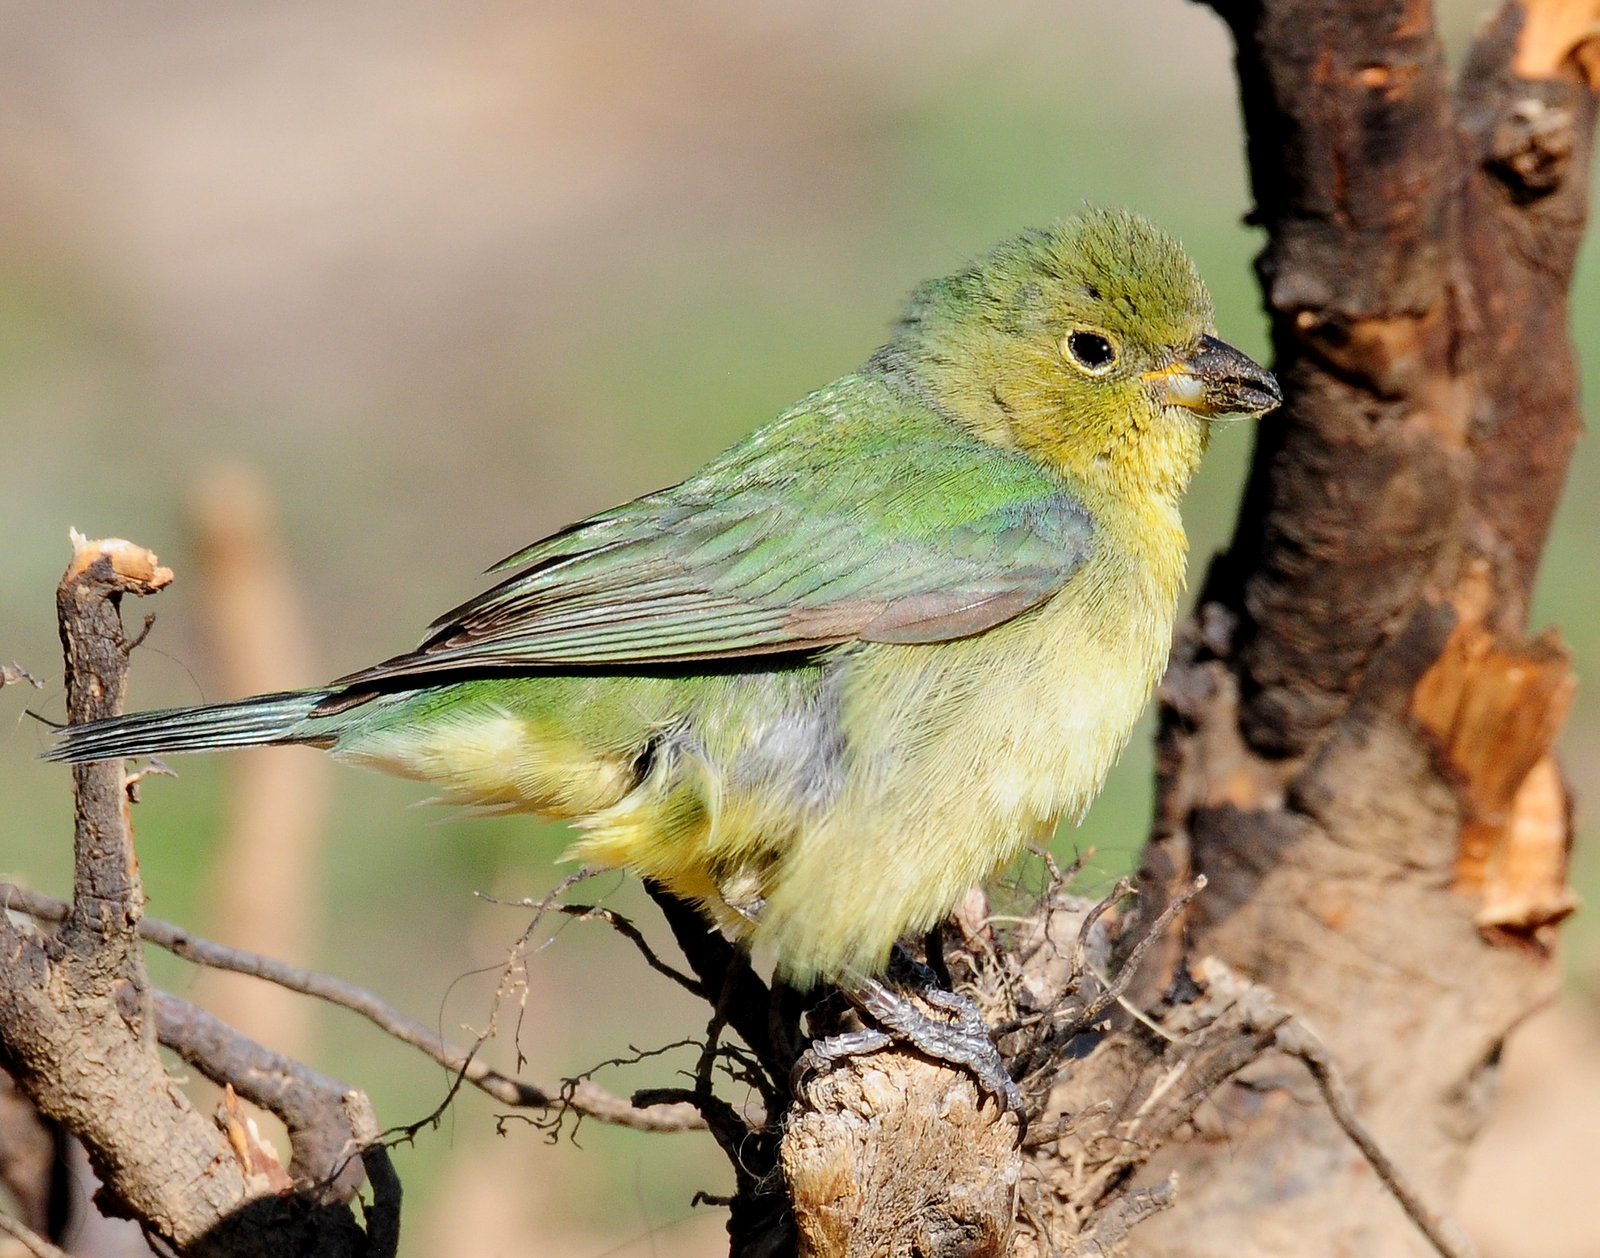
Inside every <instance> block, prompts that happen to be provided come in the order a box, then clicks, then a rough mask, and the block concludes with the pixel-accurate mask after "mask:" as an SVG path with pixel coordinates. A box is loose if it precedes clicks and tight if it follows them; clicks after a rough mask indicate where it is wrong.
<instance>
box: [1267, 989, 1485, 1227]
mask: <svg viewBox="0 0 1600 1258" xmlns="http://www.w3.org/2000/svg"><path fill="white" fill-rule="evenodd" d="M1274 1042H1275V1044H1276V1046H1277V1048H1278V1049H1279V1050H1280V1051H1282V1052H1285V1053H1288V1054H1289V1055H1290V1056H1292V1057H1298V1058H1299V1059H1300V1060H1301V1061H1303V1062H1304V1063H1305V1065H1306V1069H1307V1070H1309V1071H1310V1072H1311V1077H1312V1078H1313V1079H1315V1080H1316V1083H1317V1087H1318V1088H1319V1089H1321V1092H1322V1099H1323V1100H1324V1101H1326V1102H1327V1105H1328V1112H1329V1113H1331V1114H1332V1115H1333V1120H1334V1122H1336V1123H1338V1124H1339V1127H1340V1129H1341V1130H1342V1131H1343V1132H1344V1134H1345V1135H1347V1136H1349V1137H1350V1140H1351V1142H1352V1143H1354V1144H1355V1146H1356V1148H1358V1149H1360V1150H1361V1153H1362V1156H1363V1157H1365V1158H1366V1159H1367V1162H1368V1163H1369V1164H1370V1165H1371V1167H1372V1169H1373V1172H1374V1173H1375V1174H1376V1175H1377V1176H1378V1178H1379V1179H1380V1180H1382V1181H1383V1185H1384V1187H1385V1188H1387V1189H1388V1190H1389V1191H1390V1192H1391V1193H1392V1194H1393V1195H1394V1199H1395V1200H1396V1201H1398V1202H1399V1203H1400V1208H1401V1209H1402V1210H1404V1211H1405V1212H1406V1217H1407V1218H1409V1219H1410V1220H1411V1221H1412V1222H1413V1223H1415V1224H1416V1225H1417V1229H1418V1230H1419V1231H1420V1232H1421V1233H1422V1234H1423V1235H1424V1236H1426V1237H1427V1238H1428V1242H1429V1244H1431V1245H1432V1246H1433V1247H1434V1249H1436V1250H1437V1251H1438V1252H1439V1253H1440V1254H1441V1255H1442V1258H1473V1255H1474V1254H1475V1252H1476V1251H1475V1250H1474V1249H1473V1247H1472V1242H1471V1241H1469V1240H1468V1239H1467V1237H1466V1235H1465V1234H1464V1233H1463V1232H1462V1231H1461V1229H1460V1227H1458V1226H1457V1225H1456V1223H1455V1222H1454V1220H1452V1219H1450V1218H1449V1217H1448V1216H1446V1215H1443V1214H1440V1213H1439V1212H1438V1211H1436V1210H1430V1209H1429V1208H1428V1207H1427V1206H1426V1205H1424V1204H1423V1201H1422V1198H1421V1197H1420V1196H1418V1194H1417V1192H1416V1190H1415V1189H1414V1188H1412V1187H1411V1184H1410V1181H1408V1180H1407V1179H1406V1177H1405V1175H1404V1173H1403V1172H1402V1171H1401V1170H1400V1168H1399V1167H1398V1166H1396V1165H1395V1163H1394V1160H1393V1159H1392V1158H1390V1157H1389V1155H1388V1154H1387V1153H1385V1152H1384V1151H1383V1147H1382V1146H1381V1145H1380V1144H1379V1143H1378V1141H1377V1140H1376V1138H1375V1137H1374V1136H1373V1135H1372V1133H1371V1132H1370V1131H1368V1130H1367V1128H1366V1127H1365V1125H1363V1123H1362V1122H1361V1120H1360V1119H1359V1118H1358V1117H1356V1111H1355V1105H1354V1103H1353V1102H1352V1101H1351V1099H1350V1090H1349V1088H1348V1087H1346V1086H1345V1082H1344V1078H1343V1076H1342V1075H1341V1074H1340V1072H1339V1067H1338V1065H1337V1064H1336V1063H1335V1062H1334V1060H1333V1054H1332V1053H1331V1052H1329V1051H1328V1046H1327V1045H1326V1044H1324V1043H1323V1042H1322V1040H1321V1039H1320V1038H1318V1036H1317V1034H1316V1033H1315V1032H1314V1031H1312V1030H1311V1028H1310V1027H1308V1026H1307V1025H1306V1024H1305V1023H1304V1022H1301V1021H1300V1020H1299V1019H1297V1018H1290V1019H1289V1020H1287V1021H1286V1022H1284V1023H1283V1025H1282V1026H1280V1027H1279V1028H1278V1033H1277V1036H1276V1038H1275V1041H1274Z"/></svg>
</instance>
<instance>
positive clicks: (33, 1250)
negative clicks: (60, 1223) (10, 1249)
mask: <svg viewBox="0 0 1600 1258" xmlns="http://www.w3.org/2000/svg"><path fill="white" fill-rule="evenodd" d="M0 1232H4V1233H5V1234H6V1235H7V1236H9V1237H10V1238H11V1239H12V1240H14V1241H18V1242H20V1243H21V1245H22V1247H23V1248H24V1249H26V1250H27V1251H28V1252H29V1253H30V1254H32V1255H34V1258H69V1255H68V1254H67V1251H66V1250H64V1249H61V1248H59V1247H57V1246H55V1245H52V1244H51V1243H50V1242H49V1241H47V1240H45V1238H44V1237H42V1236H40V1235H39V1233H37V1232H35V1231H34V1230H33V1229H32V1228H31V1227H28V1226H27V1225H26V1224H25V1223H21V1222H18V1221H17V1220H16V1219H13V1218H12V1217H11V1216H10V1215H9V1214H0Z"/></svg>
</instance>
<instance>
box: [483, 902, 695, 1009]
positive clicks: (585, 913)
mask: <svg viewBox="0 0 1600 1258" xmlns="http://www.w3.org/2000/svg"><path fill="white" fill-rule="evenodd" d="M478 898H479V899H481V900H487V901H488V902H489V903H490V904H504V905H508V906H510V907H512V908H521V909H535V910H537V911H538V912H540V913H547V912H555V913H561V914H564V915H565V916H567V917H575V918H577V919H578V920H579V921H589V920H593V919H596V918H598V919H599V920H600V921H603V922H605V923H606V925H608V926H610V927H611V929H612V930H614V931H616V932H617V934H619V935H621V936H622V937H623V938H624V939H626V940H627V941H628V942H629V943H631V944H632V945H633V946H634V947H635V948H637V949H638V950H639V955H640V956H642V957H643V958H644V961H645V964H646V965H648V966H649V967H650V968H651V969H652V970H654V971H655V972H656V973H657V974H664V975H666V977H668V978H670V979H671V980H672V981H673V982H674V983H676V984H677V985H678V986H679V987H681V988H683V990H684V991H686V992H688V993H689V994H690V995H692V996H698V997H699V998H700V999H702V1000H704V999H705V998H706V989H705V987H704V985H703V984H701V983H699V982H698V981H697V980H695V979H693V978H690V977H689V976H688V975H687V974H685V973H684V972H683V971H682V970H679V969H675V968H674V967H673V966H671V965H668V964H667V963H666V962H665V961H663V960H662V959H661V958H660V957H659V956H658V955H657V954H656V952H655V949H653V948H651V946H650V944H649V942H648V941H647V940H646V939H645V937H644V934H643V933H642V932H641V931H640V930H639V928H638V927H637V926H635V925H634V924H633V922H632V921H631V920H630V919H629V918H626V917H624V916H623V915H622V914H621V913H618V912H617V911H616V910H615V909H608V908H606V907H605V905H603V904H556V903H551V902H550V901H548V900H532V899H524V900H502V899H499V898H498V897H496V896H492V895H482V894H480V895H479V897H478Z"/></svg>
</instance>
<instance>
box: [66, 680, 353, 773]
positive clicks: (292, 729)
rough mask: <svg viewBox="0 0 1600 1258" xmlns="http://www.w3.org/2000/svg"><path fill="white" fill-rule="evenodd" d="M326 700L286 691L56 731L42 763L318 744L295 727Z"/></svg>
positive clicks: (322, 695) (314, 693)
mask: <svg viewBox="0 0 1600 1258" xmlns="http://www.w3.org/2000/svg"><path fill="white" fill-rule="evenodd" d="M328 694H329V692H328V691H326V690H298V691H287V692H285V693H283V694H275V695H258V696H256V697H255V698H254V699H239V700H236V701H235V702H232V703H213V704H208V705H207V706H205V707H201V708H165V709H162V710H161V711H158V712H135V713H134V714H133V715H131V716H115V717H112V718H111V719H109V720H105V721H91V722H90V723H88V724H86V725H68V726H66V727H65V728H64V729H62V730H60V731H59V737H60V741H59V742H58V743H57V744H56V745H55V746H54V747H52V748H51V749H50V750H49V751H47V752H45V753H44V756H43V758H44V759H45V760H57V761H62V762H65V763H68V764H78V763H81V762H83V761H85V760H115V759H119V758H120V757H122V756H149V755H160V754H164V753H171V752H179V751H213V750H217V749H219V748H223V747H265V746H269V745H271V744H273V743H296V742H313V741H318V739H317V737H316V735H313V734H310V733H308V732H306V731H304V730H302V729H300V728H299V727H301V726H302V725H303V724H304V722H305V720H306V718H307V717H308V716H310V715H311V710H312V709H313V708H315V707H316V706H317V704H319V703H321V702H322V701H323V700H324V699H326V698H327V697H328Z"/></svg>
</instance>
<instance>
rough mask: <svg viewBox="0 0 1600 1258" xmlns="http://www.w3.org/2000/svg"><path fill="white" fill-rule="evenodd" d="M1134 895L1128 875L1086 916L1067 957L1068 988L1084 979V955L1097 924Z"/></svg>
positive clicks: (1120, 879) (1119, 880) (1119, 879)
mask: <svg viewBox="0 0 1600 1258" xmlns="http://www.w3.org/2000/svg"><path fill="white" fill-rule="evenodd" d="M1132 893H1133V880H1132V879H1131V878H1129V877H1127V876H1126V875H1124V876H1123V877H1121V878H1118V879H1117V885H1116V886H1114V887H1112V888H1111V894H1110V895H1108V896H1106V897H1105V899H1103V900H1101V901H1100V903H1098V904H1096V905H1095V906H1094V907H1093V908H1092V909H1090V910H1089V912H1088V913H1087V914H1086V915H1085V916H1084V919H1083V925H1081V926H1079V927H1078V937H1077V938H1076V939H1074V940H1073V941H1072V951H1071V952H1070V953H1068V955H1067V986H1068V987H1076V986H1077V984H1078V981H1079V980H1080V979H1081V978H1082V977H1083V966H1084V955H1085V953H1086V951H1087V949H1088V944H1089V934H1090V932H1091V931H1093V930H1094V928H1095V924H1096V923H1097V922H1098V921H1099V920H1100V919H1101V918H1102V917H1104V916H1105V915H1106V913H1107V912H1108V911H1109V910H1110V909H1111V907H1112V905H1114V904H1116V903H1117V902H1118V901H1120V900H1121V899H1122V898H1123V897H1124V896H1127V895H1131V894H1132Z"/></svg>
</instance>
